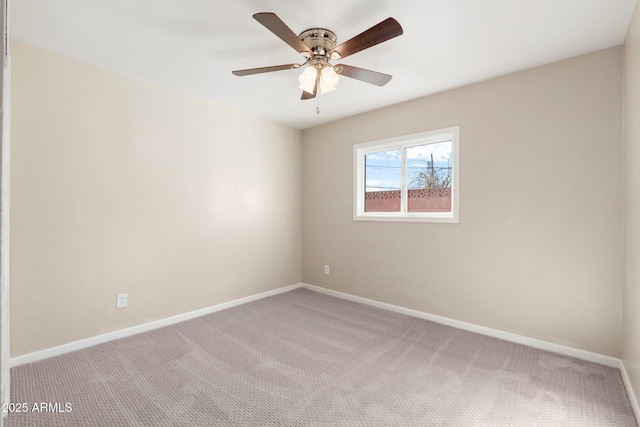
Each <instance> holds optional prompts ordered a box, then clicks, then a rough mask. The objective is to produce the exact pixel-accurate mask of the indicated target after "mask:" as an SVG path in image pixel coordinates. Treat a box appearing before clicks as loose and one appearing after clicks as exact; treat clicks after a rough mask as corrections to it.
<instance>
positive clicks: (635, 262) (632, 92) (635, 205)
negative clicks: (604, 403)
mask: <svg viewBox="0 0 640 427" xmlns="http://www.w3.org/2000/svg"><path fill="white" fill-rule="evenodd" d="M638 76H640V8H639V7H638V6H636V9H635V13H634V15H633V18H632V20H631V25H630V26H629V31H628V33H627V39H626V41H625V44H624V86H625V90H624V99H625V103H624V110H625V113H624V117H625V120H624V122H625V126H624V131H625V145H624V170H625V177H624V180H625V263H624V267H625V268H624V347H623V351H622V359H623V361H624V364H625V368H626V370H627V373H628V375H629V378H630V380H631V383H632V387H633V389H634V391H635V394H636V396H640V168H639V166H638V165H640V119H639V118H640V80H639V79H638Z"/></svg>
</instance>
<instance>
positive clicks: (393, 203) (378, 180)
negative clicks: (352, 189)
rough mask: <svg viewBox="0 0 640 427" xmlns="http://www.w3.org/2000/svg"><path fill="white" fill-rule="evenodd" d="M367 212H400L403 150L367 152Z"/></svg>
mask: <svg viewBox="0 0 640 427" xmlns="http://www.w3.org/2000/svg"><path fill="white" fill-rule="evenodd" d="M364 162H365V168H364V169H365V172H364V173H365V197H364V199H365V200H364V211H365V212H400V184H401V178H402V151H401V150H400V149H397V150H390V151H380V152H378V153H372V154H366V155H365V156H364Z"/></svg>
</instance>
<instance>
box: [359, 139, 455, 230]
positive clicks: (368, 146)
mask: <svg viewBox="0 0 640 427" xmlns="http://www.w3.org/2000/svg"><path fill="white" fill-rule="evenodd" d="M459 148H460V127H459V126H454V127H450V128H446V129H439V130H435V131H430V132H423V133H418V134H413V135H406V136H402V137H397V138H391V139H385V140H383V141H374V142H368V143H364V144H357V145H355V146H354V147H353V155H354V173H355V177H354V185H355V188H354V197H355V200H354V213H353V219H354V220H360V221H423V222H458V199H459V187H460V182H459V178H458V164H459Z"/></svg>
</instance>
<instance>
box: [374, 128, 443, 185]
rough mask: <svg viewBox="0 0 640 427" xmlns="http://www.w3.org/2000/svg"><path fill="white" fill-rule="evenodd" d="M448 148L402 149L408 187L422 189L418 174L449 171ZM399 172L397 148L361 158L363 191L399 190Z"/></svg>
mask: <svg viewBox="0 0 640 427" xmlns="http://www.w3.org/2000/svg"><path fill="white" fill-rule="evenodd" d="M451 148H452V147H451V141H445V142H438V143H435V144H424V145H414V146H411V147H408V148H406V156H407V185H408V188H424V183H423V181H422V180H421V179H420V178H419V175H420V174H421V173H423V174H424V173H429V172H430V171H432V170H433V171H435V172H436V173H437V174H444V173H448V172H450V170H451ZM432 156H433V157H432ZM432 158H433V163H432V160H431V159H432ZM432 168H433V169H432ZM401 173H402V150H401V149H396V150H389V151H380V152H377V153H371V154H367V155H365V187H366V191H367V192H369V191H385V190H400V186H401V178H402V176H401Z"/></svg>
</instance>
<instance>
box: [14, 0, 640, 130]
mask: <svg viewBox="0 0 640 427" xmlns="http://www.w3.org/2000/svg"><path fill="white" fill-rule="evenodd" d="M635 3H636V0H323V1H299V0H298V1H296V0H236V1H223V0H17V1H12V2H11V4H10V16H11V21H10V33H11V37H12V38H13V39H15V40H19V41H22V42H25V43H29V44H32V45H35V46H39V47H42V48H45V49H48V50H51V51H53V52H57V53H61V54H63V55H66V56H70V57H73V58H77V59H80V60H82V61H85V62H88V63H92V64H96V65H98V66H101V67H104V68H107V69H111V70H114V71H116V72H119V73H122V74H125V75H129V76H133V77H136V78H139V79H142V80H146V81H149V82H153V83H156V84H159V85H162V86H166V87H170V88H173V89H176V90H178V91H180V92H183V93H187V94H191V95H195V96H197V97H199V98H204V99H208V100H210V101H212V102H215V103H218V104H223V105H226V106H229V107H231V108H234V109H237V110H241V111H244V112H247V113H249V114H251V115H254V116H259V117H264V118H267V119H272V120H276V121H278V122H281V123H284V124H287V125H290V126H294V127H297V128H301V129H304V128H309V127H313V126H316V125H318V124H322V123H326V122H329V121H333V120H336V119H340V118H343V117H347V116H351V115H354V114H358V113H362V112H365V111H368V110H372V109H375V108H380V107H383V106H387V105H391V104H396V103H399V102H402V101H406V100H409V99H413V98H417V97H421V96H425V95H429V94H433V93H436V92H441V91H443V90H447V89H451V88H454V87H458V86H462V85H466V84H469V83H474V82H478V81H482V80H486V79H489V78H492V77H496V76H500V75H504V74H508V73H511V72H514V71H518V70H522V69H526V68H530V67H534V66H537V65H541V64H545V63H549V62H553V61H556V60H560V59H563V58H568V57H571V56H575V55H579V54H583V53H587V52H591V51H595V50H598V49H603V48H606V47H610V46H615V45H618V44H621V43H623V41H624V37H625V34H626V30H627V26H628V24H629V21H630V18H631V14H632V12H633V8H634V6H635ZM256 12H274V13H276V14H277V15H278V16H279V17H280V18H281V19H282V20H283V21H284V22H285V23H286V24H287V25H288V26H289V27H290V28H291V29H292V30H293V31H294V32H295V33H300V32H302V31H303V30H305V29H308V28H312V27H324V28H328V29H330V30H332V31H334V32H335V33H336V34H337V36H338V43H341V42H343V41H346V40H347V39H349V38H351V37H353V36H355V35H357V34H359V33H360V32H362V31H364V30H365V29H367V28H369V27H371V26H373V25H375V24H377V23H378V22H380V21H382V20H383V19H385V18H387V17H389V16H392V17H394V18H395V19H396V20H397V21H398V22H399V23H400V24H401V25H402V27H403V29H404V34H403V35H402V36H400V37H397V38H395V39H392V40H389V41H387V42H385V43H383V44H380V45H377V46H374V47H372V48H370V49H368V50H365V51H362V52H359V53H356V54H354V55H353V56H350V57H348V58H346V59H344V60H343V61H341V62H344V63H345V64H349V65H353V66H356V67H361V68H368V69H371V70H375V71H380V72H383V73H387V74H392V75H393V79H392V80H391V82H390V83H389V84H387V85H386V86H384V87H377V86H373V85H369V84H367V83H363V82H360V81H357V80H353V79H348V78H343V79H342V80H341V82H340V85H339V86H338V89H337V90H336V91H334V92H332V93H329V94H326V95H323V96H320V97H319V104H320V110H321V113H320V114H316V101H315V100H310V101H301V100H300V90H299V89H298V88H297V86H298V80H297V76H298V74H299V71H296V70H287V71H279V72H274V73H268V74H258V75H253V76H245V77H236V76H234V75H232V74H231V71H232V70H236V69H243V68H254V67H262V66H269V65H279V64H285V63H292V62H302V60H303V59H302V57H301V56H300V55H299V54H298V53H296V52H295V51H294V50H293V49H291V48H290V47H289V46H288V45H286V44H285V43H284V42H282V41H281V40H280V39H278V38H277V37H276V36H275V35H273V34H272V33H271V32H269V31H268V30H267V29H266V28H264V27H263V26H262V25H261V24H259V23H258V22H257V21H255V20H254V19H253V18H252V17H251V16H252V15H253V14H254V13H256Z"/></svg>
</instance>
